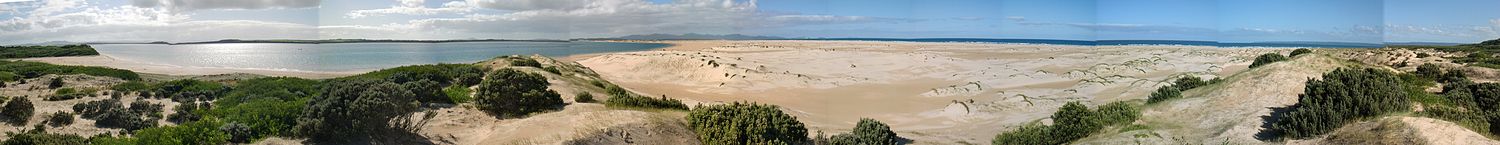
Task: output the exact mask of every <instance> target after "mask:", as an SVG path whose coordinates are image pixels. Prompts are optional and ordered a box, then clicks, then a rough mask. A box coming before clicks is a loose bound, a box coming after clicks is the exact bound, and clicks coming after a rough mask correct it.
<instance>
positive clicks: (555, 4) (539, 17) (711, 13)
mask: <svg viewBox="0 0 1500 145" xmlns="http://www.w3.org/2000/svg"><path fill="white" fill-rule="evenodd" d="M455 5H457V4H455ZM464 5H467V6H471V7H476V8H485V9H498V10H505V11H506V13H499V14H468V15H464V16H463V17H458V18H428V19H417V20H411V21H407V22H405V23H396V24H386V25H379V26H359V25H351V26H337V27H322V28H320V30H323V31H324V32H322V33H321V34H322V36H324V37H335V38H338V37H340V36H350V35H348V34H376V35H375V36H382V35H380V33H379V32H389V31H391V30H406V31H422V32H430V33H429V35H433V36H439V37H450V38H453V37H456V38H474V37H480V38H518V39H526V38H544V39H567V38H583V37H613V36H621V35H631V34H647V33H736V32H739V31H742V30H747V29H758V28H768V27H786V26H800V25H815V24H839V23H870V22H902V21H910V20H903V19H888V18H873V17H858V16H832V15H796V14H765V13H759V12H757V11H756V5H755V1H746V2H737V1H734V0H678V1H673V2H670V3H653V2H649V1H645V0H535V1H531V0H471V1H465V3H464ZM404 6H405V5H403V6H397V7H404ZM370 14H374V13H359V14H355V13H351V14H349V16H351V17H355V16H356V15H359V16H361V17H363V16H371V15H370ZM438 34H441V35H438ZM402 35H413V34H402ZM385 37H405V36H385ZM439 39H443V38H439Z"/></svg>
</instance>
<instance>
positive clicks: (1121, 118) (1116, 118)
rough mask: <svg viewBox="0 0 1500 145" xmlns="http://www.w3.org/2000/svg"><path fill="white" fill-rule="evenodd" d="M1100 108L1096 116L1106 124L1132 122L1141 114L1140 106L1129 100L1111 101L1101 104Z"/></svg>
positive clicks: (1100, 121)
mask: <svg viewBox="0 0 1500 145" xmlns="http://www.w3.org/2000/svg"><path fill="white" fill-rule="evenodd" d="M1098 110H1099V111H1098V113H1097V114H1096V115H1095V117H1097V118H1098V119H1097V120H1099V123H1103V124H1104V125H1121V124H1130V123H1131V122H1134V121H1135V119H1136V118H1139V117H1140V116H1141V109H1140V107H1137V106H1135V105H1134V104H1130V103H1128V102H1111V103H1109V104H1104V105H1103V106H1099V109H1098Z"/></svg>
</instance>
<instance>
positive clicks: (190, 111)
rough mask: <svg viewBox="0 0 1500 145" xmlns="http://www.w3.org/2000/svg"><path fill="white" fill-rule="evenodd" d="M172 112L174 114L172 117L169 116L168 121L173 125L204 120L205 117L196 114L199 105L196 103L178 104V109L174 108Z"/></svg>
mask: <svg viewBox="0 0 1500 145" xmlns="http://www.w3.org/2000/svg"><path fill="white" fill-rule="evenodd" d="M172 111H173V112H174V113H172V115H167V121H170V122H172V123H183V122H189V121H197V120H198V119H201V118H203V116H201V115H198V113H197V112H196V111H198V103H194V102H184V103H181V104H177V107H172Z"/></svg>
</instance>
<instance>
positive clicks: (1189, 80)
mask: <svg viewBox="0 0 1500 145" xmlns="http://www.w3.org/2000/svg"><path fill="white" fill-rule="evenodd" d="M1208 84H1209V82H1207V81H1203V78H1198V77H1197V76H1184V77H1182V78H1177V81H1176V82H1175V83H1172V85H1173V86H1176V87H1175V88H1177V89H1178V90H1181V91H1187V90H1192V89H1193V88H1198V87H1201V86H1204V85H1208Z"/></svg>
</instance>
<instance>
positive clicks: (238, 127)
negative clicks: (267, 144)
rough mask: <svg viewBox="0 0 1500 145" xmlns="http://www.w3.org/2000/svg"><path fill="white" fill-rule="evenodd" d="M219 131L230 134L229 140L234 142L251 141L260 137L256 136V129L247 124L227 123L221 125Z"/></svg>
mask: <svg viewBox="0 0 1500 145" xmlns="http://www.w3.org/2000/svg"><path fill="white" fill-rule="evenodd" d="M219 131H223V132H224V133H225V134H228V135H229V140H228V141H229V142H232V143H250V141H251V140H254V139H258V138H256V137H255V136H254V135H255V131H254V130H252V129H251V128H250V126H246V125H245V124H240V123H225V124H224V125H223V126H219Z"/></svg>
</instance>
